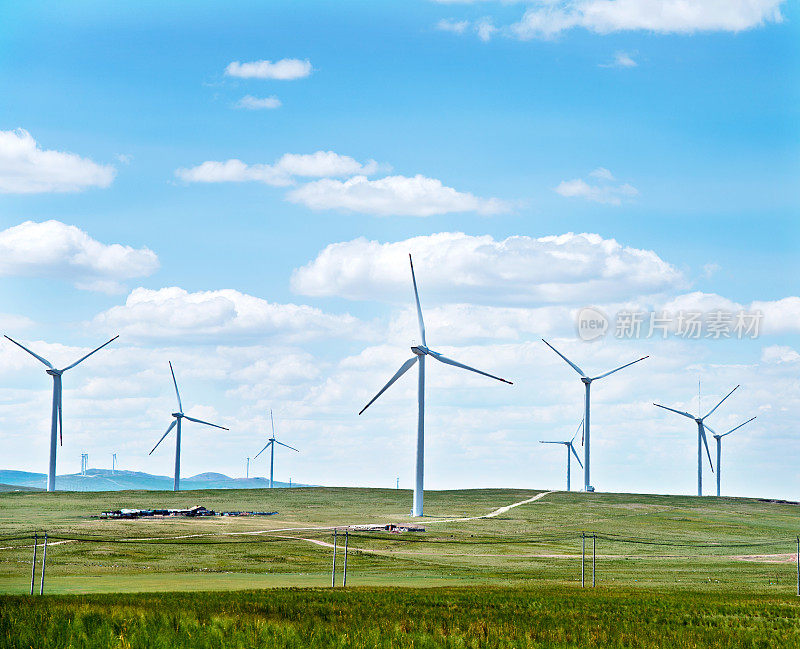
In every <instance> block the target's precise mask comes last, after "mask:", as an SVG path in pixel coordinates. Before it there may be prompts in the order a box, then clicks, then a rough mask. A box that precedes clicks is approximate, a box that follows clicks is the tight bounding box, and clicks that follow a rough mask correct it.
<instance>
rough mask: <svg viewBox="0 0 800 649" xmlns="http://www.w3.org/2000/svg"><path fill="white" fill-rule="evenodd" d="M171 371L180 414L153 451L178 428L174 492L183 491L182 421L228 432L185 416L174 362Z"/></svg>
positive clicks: (174, 414)
mask: <svg viewBox="0 0 800 649" xmlns="http://www.w3.org/2000/svg"><path fill="white" fill-rule="evenodd" d="M169 371H170V373H171V374H172V383H173V385H174V386H175V396H177V397H178V412H173V413H172V416H173V417H174V418H175V421H173V422H172V423H171V424H170V425H169V428H167V432H166V433H164V434H163V435H162V436H161V439H160V440H158V442H157V443H156V445H155V446H154V447H153V451H155V450H156V449H157V448H158V445H159V444H161V442H163V441H164V438H165V437H166V436H167V435H169V434H170V431H172V429H173V428H175V427H176V426H177V430H176V431H175V480H174V482H173V486H172V489H173V491H180V490H181V420H183V419H188V420H189V421H193V422H195V423H196V424H204V425H206V426H212V427H214V428H219V429H221V430H228V429H227V428H225V426H217V425H216V424H211V423H209V422H207V421H203V420H202V419H195V418H194V417H190V416H189V415H185V414H183V404H181V393H180V392H178V381H176V380H175V371H174V370H173V369H172V362H170V364H169ZM153 451H150V452H149V453H148V455H152V454H153Z"/></svg>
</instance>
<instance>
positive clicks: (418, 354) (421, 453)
mask: <svg viewBox="0 0 800 649" xmlns="http://www.w3.org/2000/svg"><path fill="white" fill-rule="evenodd" d="M408 261H409V263H410V264H411V282H412V284H413V285H414V299H415V301H416V304H417V320H418V322H419V335H420V338H421V339H422V344H421V345H415V346H414V347H412V348H411V351H412V352H414V356H413V357H412V358H409V359H408V360H407V361H406V362H405V363H403V364H402V365H401V366H400V369H399V370H397V372H396V373H395V375H394V376H393V377H392V378H391V379H389V382H388V383H387V384H386V385H384V386H383V387H382V388H381V390H380V392H378V394H376V395H375V396H374V397H372V400H371V401H370V402H369V403H368V404H367V405H366V406H364V407H363V408H362V409H361V412H359V413H358V414H359V415H360V414H362V413H363V412H364V411H365V410H366V409H367V408H369V407H370V406H371V405H372V404H373V403H374V402H375V400H376V399H377V398H378V397H379V396H381V395H382V394H383V393H384V392H386V390H388V389H389V387H390V386H391V385H392V384H393V383H394V382H395V381H397V379H399V378H400V377H401V376H403V374H405V373H406V372H408V370H410V369H411V368H412V367H413V365H414V363H417V362H418V363H419V380H418V384H417V404H418V411H417V412H418V414H417V463H416V479H415V482H414V501H413V507H412V509H411V515H412V516H422V493H423V476H424V472H425V357H426V356H430V357H431V358H433V359H435V360H437V361H439V362H440V363H445V364H446V365H453V366H454V367H460V368H461V369H463V370H469V371H470V372H475V373H477V374H481V375H483V376H488V377H489V378H490V379H495V380H497V381H502V382H503V383H508V384H509V385H512V383H511V381H506V380H505V379H501V378H500V377H499V376H494V374H488V373H486V372H482V371H481V370H476V369H475V368H474V367H470V366H469V365H464V364H463V363H459V362H457V361H454V360H452V359H450V358H447V357H446V356H442V355H441V354H439V353H438V352H435V351H433V350H432V349H428V346H427V345H428V343H427V342H426V341H425V323H424V322H423V321H422V308H421V307H420V304H419V292H418V291H417V278H416V276H415V275H414V262H413V261H412V260H411V255H409V256H408Z"/></svg>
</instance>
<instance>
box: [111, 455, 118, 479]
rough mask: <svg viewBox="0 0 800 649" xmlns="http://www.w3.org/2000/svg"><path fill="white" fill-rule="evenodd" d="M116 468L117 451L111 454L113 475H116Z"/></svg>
mask: <svg viewBox="0 0 800 649" xmlns="http://www.w3.org/2000/svg"><path fill="white" fill-rule="evenodd" d="M116 470H117V454H116V453H112V454H111V475H114V473H115V472H116Z"/></svg>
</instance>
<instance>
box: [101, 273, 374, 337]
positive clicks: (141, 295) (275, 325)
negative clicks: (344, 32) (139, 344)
mask: <svg viewBox="0 0 800 649" xmlns="http://www.w3.org/2000/svg"><path fill="white" fill-rule="evenodd" d="M94 324H95V325H97V326H99V327H101V328H103V329H107V330H113V331H118V332H120V333H121V334H124V335H125V336H126V337H129V338H131V339H136V340H154V339H155V340H158V339H162V340H163V339H169V340H171V341H174V342H176V343H180V342H184V343H187V344H188V343H191V342H198V341H206V340H214V341H219V337H220V336H235V337H237V338H239V339H241V338H245V339H266V338H270V337H278V338H281V339H284V340H289V341H303V340H310V339H315V338H319V337H323V336H325V337H342V336H357V335H358V336H363V335H364V332H366V331H368V327H365V326H362V323H360V322H359V321H358V320H357V319H356V318H354V317H353V316H351V315H347V314H345V315H334V314H329V313H324V312H323V311H321V310H319V309H316V308H314V307H310V306H305V305H297V304H276V303H272V302H267V301H266V300H263V299H261V298H258V297H254V296H252V295H247V294H245V293H240V292H239V291H236V290H233V289H223V290H218V291H198V292H194V293H190V292H189V291H186V290H185V289H182V288H179V287H169V288H162V289H158V290H151V289H146V288H137V289H134V290H133V291H131V293H130V294H129V295H128V297H127V299H126V300H125V304H124V305H119V306H115V307H112V308H110V309H108V310H107V311H104V312H103V313H101V314H99V315H98V316H97V317H96V318H95V320H94ZM359 332H361V333H359Z"/></svg>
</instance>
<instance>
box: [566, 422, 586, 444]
mask: <svg viewBox="0 0 800 649" xmlns="http://www.w3.org/2000/svg"><path fill="white" fill-rule="evenodd" d="M582 428H583V419H581V423H579V424H578V428H577V429H576V430H575V434H574V435H573V436H572V439H571V440H569V443H570V444H572V442H574V441H575V438H576V437H577V436H578V431H579V430H581V429H582ZM581 444H583V435H581Z"/></svg>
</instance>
